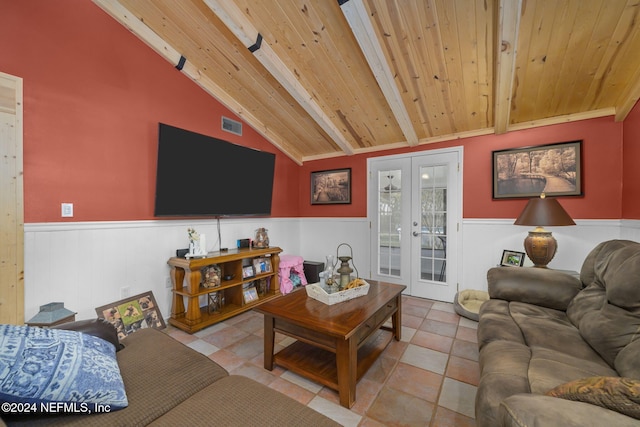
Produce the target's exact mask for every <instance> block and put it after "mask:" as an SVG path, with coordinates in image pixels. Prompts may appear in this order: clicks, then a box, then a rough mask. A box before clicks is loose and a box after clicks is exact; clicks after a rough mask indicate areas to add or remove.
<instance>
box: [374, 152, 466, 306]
mask: <svg viewBox="0 0 640 427" xmlns="http://www.w3.org/2000/svg"><path fill="white" fill-rule="evenodd" d="M446 153H455V154H457V156H458V171H459V175H458V176H459V179H458V180H457V188H455V191H452V193H455V195H454V197H456V198H457V200H456V202H457V205H458V206H459V210H458V212H455V213H454V212H451V213H450V214H451V215H454V216H455V217H454V218H452V220H453V222H454V223H455V224H457V225H456V230H452V231H451V232H450V236H449V238H450V239H451V238H454V237H455V239H456V243H455V244H451V245H450V247H451V249H452V250H451V251H448V253H447V258H448V259H453V258H454V257H455V259H456V260H457V262H455V263H452V264H454V266H455V267H454V268H455V272H454V271H452V273H453V274H452V276H454V277H456V278H457V281H456V283H451V284H450V285H451V286H455V289H456V291H457V290H458V289H459V288H460V284H459V281H460V280H461V278H462V265H463V252H462V212H463V204H462V201H463V185H462V181H463V179H462V178H463V176H464V175H463V158H464V157H463V154H464V149H463V147H462V146H457V147H449V148H442V149H435V150H425V151H419V152H412V153H406V154H395V155H391V156H382V157H370V158H368V159H367V176H368V178H369V179H367V219H368V221H369V227H370V242H371V245H370V271H369V277H371V278H372V279H374V280H383V281H387V282H390V283H398V284H403V285H406V286H407V289H406V290H405V292H404V293H405V294H409V295H411V294H412V289H411V286H412V283H411V275H410V271H406V272H404V271H405V270H406V268H405V267H404V266H403V268H402V271H403V272H402V273H401V276H400V277H398V278H394V277H386V276H385V277H378V276H377V273H376V271H375V270H376V268H377V265H378V260H377V259H376V258H377V254H378V251H377V249H376V248H375V245H377V242H378V239H377V237H378V236H377V232H378V231H377V230H374V229H373V226H372V225H373V224H374V222H375V221H377V219H376V218H375V215H376V214H377V205H376V203H377V198H376V197H374V192H376V193H377V191H378V188H377V180H376V179H374V178H376V177H374V176H373V173H372V168H373V166H372V165H373V164H374V163H375V162H380V161H385V162H386V161H389V162H392V161H394V160H404V159H411V158H413V157H422V156H426V155H440V154H446ZM409 175H410V174H409ZM403 176H404V172H403ZM407 179H410V177H407ZM452 185H455V184H454V183H452ZM403 209H404V207H403ZM409 216H410V215H409ZM403 221H404V220H403ZM404 229H406V230H407V231H406V232H405V231H404ZM409 230H410V224H409V223H407V225H406V226H405V225H404V224H403V233H402V234H406V235H407V238H409V237H408V236H409ZM401 238H402V237H401ZM408 258H409V257H407V256H406V254H402V260H403V262H406V261H405V259H408ZM450 264H451V263H450ZM450 264H449V265H450ZM447 300H449V301H448V302H453V295H452V296H451V298H447Z"/></svg>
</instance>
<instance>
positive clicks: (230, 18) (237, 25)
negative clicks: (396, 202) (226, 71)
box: [204, 0, 353, 154]
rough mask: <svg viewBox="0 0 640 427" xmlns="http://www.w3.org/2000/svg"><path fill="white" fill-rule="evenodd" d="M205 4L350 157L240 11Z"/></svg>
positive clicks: (211, 1) (210, 1) (340, 139)
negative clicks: (260, 41) (260, 42)
mask: <svg viewBox="0 0 640 427" xmlns="http://www.w3.org/2000/svg"><path fill="white" fill-rule="evenodd" d="M204 3H205V4H206V5H207V6H208V7H209V9H211V11H212V12H213V13H215V14H216V16H218V18H219V19H220V20H221V21H222V22H223V23H224V24H225V25H226V26H227V28H228V29H229V30H230V31H231V32H232V33H233V34H234V35H235V36H236V37H237V38H238V40H240V42H241V43H242V44H243V45H244V46H246V47H247V48H251V49H250V50H251V51H252V52H253V55H254V57H255V58H256V59H257V60H258V61H259V62H260V63H261V64H262V65H263V66H264V67H265V68H266V69H267V71H269V73H271V75H272V76H273V77H274V78H275V79H276V80H277V81H278V83H280V84H281V85H282V86H283V87H284V88H285V90H286V91H287V92H289V94H290V95H291V96H292V97H293V98H294V99H295V100H296V101H297V102H298V104H300V106H301V107H302V108H304V110H305V111H306V112H307V113H308V114H309V115H310V116H311V117H312V118H313V120H315V122H316V123H317V124H318V125H319V126H320V127H321V128H322V129H323V130H324V131H325V132H326V133H327V134H328V135H329V137H330V138H331V139H332V140H333V142H335V143H336V144H337V145H338V146H339V147H340V148H341V149H342V150H343V151H344V152H345V153H346V154H353V147H351V144H349V142H348V141H347V140H346V139H345V138H344V135H343V134H342V132H340V130H339V129H338V128H337V127H336V126H335V125H334V124H333V122H332V121H331V119H330V118H329V116H327V115H326V114H325V112H324V111H323V110H322V108H321V107H320V106H319V105H318V103H317V102H316V101H315V100H314V99H313V96H311V94H310V93H309V92H307V90H306V89H305V88H304V87H303V86H302V84H301V83H300V81H299V80H298V79H297V78H296V76H295V75H294V74H293V73H292V72H291V70H289V68H287V66H286V64H285V63H284V62H283V61H282V60H281V59H280V58H279V57H278V55H276V53H275V51H274V50H273V49H272V48H271V46H270V45H269V43H262V44H259V43H258V42H259V39H261V37H262V36H260V33H259V31H258V30H257V29H256V28H255V27H254V26H253V24H252V23H251V22H250V21H249V20H248V19H247V18H246V16H245V15H244V14H243V12H242V10H240V9H239V8H238V6H236V5H235V4H234V3H232V2H228V1H227V2H225V1H219V0H204Z"/></svg>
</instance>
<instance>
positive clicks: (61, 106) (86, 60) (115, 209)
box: [0, 0, 298, 222]
mask: <svg viewBox="0 0 640 427" xmlns="http://www.w3.org/2000/svg"><path fill="white" fill-rule="evenodd" d="M0 10H1V11H2V12H1V13H0V52H2V54H1V55H0V71H2V72H5V73H8V74H13V75H16V76H19V77H22V78H23V79H24V193H25V222H56V221H64V220H67V219H63V218H61V216H60V203H61V202H72V203H74V211H75V212H74V213H75V216H74V218H69V219H68V220H70V221H102V220H110V221H115V220H143V219H152V218H153V203H154V193H155V173H156V155H157V138H158V136H157V133H158V131H157V129H158V122H164V123H167V124H170V125H173V126H177V127H181V128H184V129H188V130H191V131H194V132H199V133H203V134H207V135H211V136H214V137H217V138H220V139H224V140H227V141H230V142H234V143H238V144H242V145H246V146H250V147H254V148H258V149H261V150H264V151H269V152H273V153H276V168H277V172H276V175H275V185H274V199H273V209H272V214H273V215H274V216H296V214H297V207H296V206H295V205H292V204H291V203H290V200H291V194H292V193H295V192H297V191H298V186H297V183H296V179H295V178H296V177H297V176H298V175H297V174H298V166H297V165H296V164H295V163H294V162H292V161H291V160H290V159H289V158H288V157H286V156H285V155H284V154H282V153H281V152H280V151H279V150H277V149H276V148H275V147H274V146H273V145H271V144H270V143H269V142H268V141H266V140H265V139H264V138H262V137H261V136H260V135H259V134H257V133H256V132H255V131H254V130H253V129H251V128H250V127H249V126H246V125H245V126H244V132H243V133H244V135H243V136H242V137H238V136H235V135H233V134H230V133H226V132H222V131H221V130H220V120H221V119H220V116H221V115H225V116H227V117H231V118H236V119H237V117H236V116H235V115H233V114H232V113H231V112H230V111H229V110H227V109H226V108H224V107H223V106H222V105H221V104H220V103H219V102H217V101H216V100H214V99H213V98H212V97H211V96H210V95H208V94H207V93H205V92H204V91H203V90H202V89H200V88H199V87H198V86H197V85H196V84H195V83H193V82H192V81H191V80H189V78H188V77H186V76H184V75H183V74H182V73H180V72H179V71H178V70H176V69H175V68H174V67H173V66H172V64H170V63H168V62H167V61H165V60H164V59H163V58H161V57H160V56H159V55H158V54H156V53H155V52H154V51H152V50H151V49H150V48H148V47H147V46H146V45H145V44H144V43H142V42H141V41H139V40H138V39H137V38H136V37H135V36H134V35H132V34H131V33H130V32H128V31H127V30H126V29H125V28H124V27H122V26H121V25H120V24H118V23H117V22H116V21H115V20H113V19H112V18H111V17H109V16H108V15H107V14H106V13H105V12H103V11H102V10H101V9H100V8H98V7H97V6H96V5H95V4H93V3H91V2H89V1H75V2H51V1H33V0H23V1H13V0H0ZM212 160H213V159H212ZM232 178H233V177H230V179H232ZM239 178H241V179H244V180H246V179H247V177H246V176H242V177H239ZM206 190H207V189H206V187H205V186H203V193H204V192H206Z"/></svg>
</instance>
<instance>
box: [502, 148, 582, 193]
mask: <svg viewBox="0 0 640 427" xmlns="http://www.w3.org/2000/svg"><path fill="white" fill-rule="evenodd" d="M581 159H582V141H570V142H562V143H558V144H550V145H540V146H537V147H527V148H517V149H511V150H501V151H494V152H493V198H494V199H512V198H523V197H536V196H539V195H540V194H541V193H545V194H546V195H547V196H580V195H582V168H581V165H582V162H581Z"/></svg>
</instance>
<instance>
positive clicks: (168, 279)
mask: <svg viewBox="0 0 640 427" xmlns="http://www.w3.org/2000/svg"><path fill="white" fill-rule="evenodd" d="M164 285H165V286H166V287H167V288H172V287H173V283H171V277H167V278H166V279H165V281H164Z"/></svg>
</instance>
